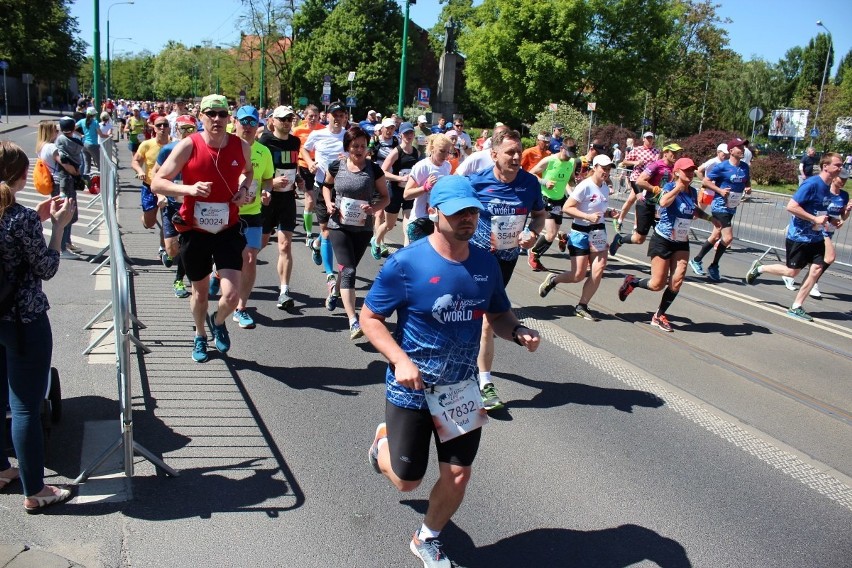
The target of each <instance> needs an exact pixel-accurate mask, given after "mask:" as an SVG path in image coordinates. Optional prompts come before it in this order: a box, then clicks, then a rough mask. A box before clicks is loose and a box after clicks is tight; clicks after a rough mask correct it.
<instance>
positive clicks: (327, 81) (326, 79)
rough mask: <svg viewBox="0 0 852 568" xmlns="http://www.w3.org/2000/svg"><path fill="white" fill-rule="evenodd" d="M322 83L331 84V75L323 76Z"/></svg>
mask: <svg viewBox="0 0 852 568" xmlns="http://www.w3.org/2000/svg"><path fill="white" fill-rule="evenodd" d="M322 82H323V83H331V75H323V77H322Z"/></svg>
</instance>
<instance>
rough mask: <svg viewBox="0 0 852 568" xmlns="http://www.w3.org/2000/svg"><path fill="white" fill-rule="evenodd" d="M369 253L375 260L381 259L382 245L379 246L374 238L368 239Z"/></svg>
mask: <svg viewBox="0 0 852 568" xmlns="http://www.w3.org/2000/svg"><path fill="white" fill-rule="evenodd" d="M370 254H371V255H373V258H374V259H376V260H381V258H382V247H380V246H379V244H378V243H377V242H376V239H375V238H372V239H370Z"/></svg>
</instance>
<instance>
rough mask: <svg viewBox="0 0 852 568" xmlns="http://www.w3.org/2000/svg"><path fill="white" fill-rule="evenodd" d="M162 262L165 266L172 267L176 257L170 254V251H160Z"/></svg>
mask: <svg viewBox="0 0 852 568" xmlns="http://www.w3.org/2000/svg"><path fill="white" fill-rule="evenodd" d="M160 262H162V263H163V266H165V267H166V268H171V267H172V264H173V263H174V259H173V258H172V257H170V256H169V253H167V252H166V251H164V250H161V251H160Z"/></svg>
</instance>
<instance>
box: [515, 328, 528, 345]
mask: <svg viewBox="0 0 852 568" xmlns="http://www.w3.org/2000/svg"><path fill="white" fill-rule="evenodd" d="M522 328H523V329H529V328H528V327H527V326H525V325H524V324H521V323H519V324H518V325H516V326H515V329H513V330H512V341H514V342H515V343H517V344H518V345H520V346H521V347H523V346H524V344H523V343H521V340H520V339H518V330H519V329H522Z"/></svg>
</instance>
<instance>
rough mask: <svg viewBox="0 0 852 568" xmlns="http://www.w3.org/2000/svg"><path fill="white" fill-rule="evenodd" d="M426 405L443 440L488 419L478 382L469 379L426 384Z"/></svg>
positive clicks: (462, 432)
mask: <svg viewBox="0 0 852 568" xmlns="http://www.w3.org/2000/svg"><path fill="white" fill-rule="evenodd" d="M426 404H427V405H429V413H430V414H432V421H433V422H434V423H435V431H436V432H437V433H438V438H439V439H440V440H441V441H442V442H449V441H450V440H452V439H453V438H458V437H459V436H462V435H464V434H467V433H469V432H473V431H474V430H476V429H477V428H482V427H483V426H484V425H485V424H486V423H487V422H488V414H487V413H486V412H485V409H484V408H483V407H482V395H481V394H480V392H479V383H478V382H477V381H476V380H475V379H473V378H471V379H468V380H466V381H462V382H460V383H456V384H454V385H436V386H427V387H426Z"/></svg>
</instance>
